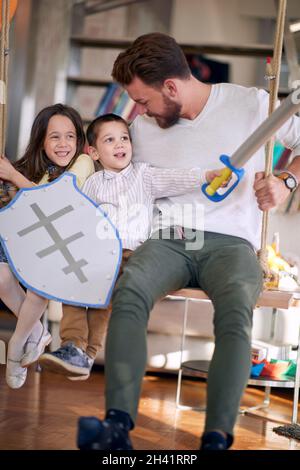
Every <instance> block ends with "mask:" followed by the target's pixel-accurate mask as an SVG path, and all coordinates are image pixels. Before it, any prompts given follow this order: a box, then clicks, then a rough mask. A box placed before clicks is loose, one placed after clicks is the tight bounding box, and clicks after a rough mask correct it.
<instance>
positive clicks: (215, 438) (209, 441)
mask: <svg viewBox="0 0 300 470" xmlns="http://www.w3.org/2000/svg"><path fill="white" fill-rule="evenodd" d="M232 442H233V438H232V436H230V435H227V438H226V437H224V436H223V435H222V434H221V433H219V432H217V431H212V432H206V433H205V434H203V436H202V441H201V447H200V450H227V449H228V448H229V447H230V446H231V444H232Z"/></svg>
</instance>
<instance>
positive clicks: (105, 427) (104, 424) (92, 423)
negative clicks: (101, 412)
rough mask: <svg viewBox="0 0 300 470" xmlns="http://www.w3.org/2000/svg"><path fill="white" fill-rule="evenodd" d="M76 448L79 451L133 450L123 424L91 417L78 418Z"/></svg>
mask: <svg viewBox="0 0 300 470" xmlns="http://www.w3.org/2000/svg"><path fill="white" fill-rule="evenodd" d="M77 446H78V448H79V449H80V450H133V447H132V444H131V441H130V438H129V432H128V429H126V427H125V426H124V425H123V423H118V422H115V421H112V420H110V419H109V418H106V419H105V420H104V421H100V419H98V418H95V417H93V416H91V417H86V418H79V422H78V434H77Z"/></svg>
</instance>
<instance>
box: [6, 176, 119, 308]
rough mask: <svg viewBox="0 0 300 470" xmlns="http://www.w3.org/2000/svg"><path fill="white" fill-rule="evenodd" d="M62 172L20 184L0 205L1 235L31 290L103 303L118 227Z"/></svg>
mask: <svg viewBox="0 0 300 470" xmlns="http://www.w3.org/2000/svg"><path fill="white" fill-rule="evenodd" d="M75 181H76V178H75V176H74V175H72V174H70V173H65V174H63V175H62V176H61V177H60V178H58V179H57V180H55V182H53V183H49V184H46V185H42V186H37V187H34V188H30V189H22V190H20V191H19V192H18V194H17V196H16V197H15V198H14V200H13V201H12V202H11V203H10V204H9V205H8V206H6V207H5V208H4V209H2V210H0V236H1V241H2V245H3V248H4V250H5V252H6V255H7V257H8V260H9V264H10V267H11V269H12V270H13V272H14V274H15V275H16V276H17V278H18V279H19V280H20V282H21V283H22V284H23V285H25V286H26V287H27V288H29V289H30V290H32V291H34V292H36V293H37V294H40V295H42V296H44V297H47V298H49V299H55V300H58V301H60V302H63V303H68V304H71V305H84V306H88V307H100V308H101V307H106V306H107V305H108V303H109V301H110V297H111V293H112V290H113V287H114V283H115V280H116V277H117V274H118V271H119V267H120V262H121V259H122V256H121V254H122V245H121V240H120V238H119V236H118V232H117V230H116V229H115V227H114V226H113V225H112V223H111V222H110V220H109V219H108V218H107V217H106V215H105V214H104V212H103V211H102V210H101V209H100V208H97V206H96V204H95V203H94V202H93V201H91V200H90V199H89V198H88V197H87V196H85V195H84V194H83V193H82V192H80V191H79V189H78V188H77V186H76V183H75Z"/></svg>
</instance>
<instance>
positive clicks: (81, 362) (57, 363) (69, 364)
mask: <svg viewBox="0 0 300 470" xmlns="http://www.w3.org/2000/svg"><path fill="white" fill-rule="evenodd" d="M39 362H40V364H41V365H42V366H43V367H45V369H48V370H50V371H52V372H56V373H58V374H63V375H66V376H68V377H78V376H81V375H84V376H86V375H87V376H88V375H89V373H90V371H91V368H92V365H93V360H92V359H91V358H90V357H89V356H88V355H87V354H86V353H85V352H84V351H82V350H81V349H80V348H77V347H76V346H75V345H74V344H73V343H72V342H69V343H66V344H65V345H64V346H61V347H60V348H59V349H57V350H56V351H53V352H51V353H45V354H42V355H41V356H40V358H39Z"/></svg>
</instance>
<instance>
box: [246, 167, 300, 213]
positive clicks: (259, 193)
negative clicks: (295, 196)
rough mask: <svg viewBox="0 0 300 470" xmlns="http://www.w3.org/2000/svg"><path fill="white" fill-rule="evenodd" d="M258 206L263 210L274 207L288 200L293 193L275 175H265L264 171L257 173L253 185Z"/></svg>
mask: <svg viewBox="0 0 300 470" xmlns="http://www.w3.org/2000/svg"><path fill="white" fill-rule="evenodd" d="M253 188H254V191H255V197H256V199H257V203H258V207H259V208H260V210H262V211H267V210H269V209H272V207H275V206H278V204H281V203H282V202H284V201H285V200H286V198H287V197H288V196H289V194H291V192H290V190H289V189H288V188H287V187H286V186H285V184H284V182H283V181H282V180H281V179H280V178H277V177H276V176H274V175H270V176H267V177H265V174H264V172H263V171H260V172H258V173H256V174H255V181H254V185H253Z"/></svg>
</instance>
